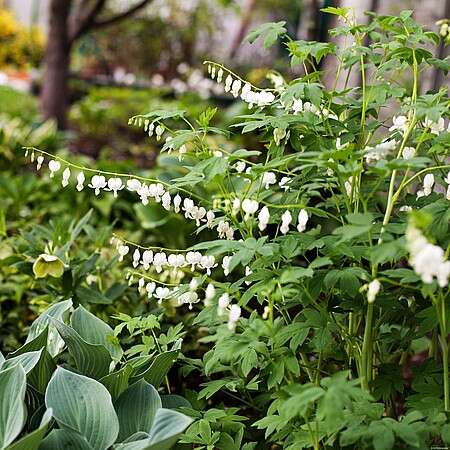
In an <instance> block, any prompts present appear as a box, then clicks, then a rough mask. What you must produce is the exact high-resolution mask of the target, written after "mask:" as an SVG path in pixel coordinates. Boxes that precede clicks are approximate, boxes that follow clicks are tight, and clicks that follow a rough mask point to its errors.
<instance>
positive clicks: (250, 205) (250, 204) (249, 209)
mask: <svg viewBox="0 0 450 450" xmlns="http://www.w3.org/2000/svg"><path fill="white" fill-rule="evenodd" d="M258 206H259V204H258V202H257V201H256V200H252V199H250V198H246V199H244V200H243V201H242V211H244V212H245V215H246V217H247V219H248V217H249V216H250V215H252V214H255V212H256V211H258Z"/></svg>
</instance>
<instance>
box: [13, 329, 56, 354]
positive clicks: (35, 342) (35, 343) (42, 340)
mask: <svg viewBox="0 0 450 450" xmlns="http://www.w3.org/2000/svg"><path fill="white" fill-rule="evenodd" d="M47 338H48V327H45V328H44V330H43V331H42V333H40V334H39V335H37V336H36V337H35V338H34V339H32V340H28V341H27V342H26V343H25V344H24V345H22V347H20V348H18V349H17V350H16V351H15V352H12V353H10V354H9V355H8V356H9V357H12V358H13V357H15V356H19V355H22V354H23V353H28V352H34V351H36V350H41V349H42V348H43V347H46V346H47Z"/></svg>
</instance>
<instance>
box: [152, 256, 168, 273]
mask: <svg viewBox="0 0 450 450" xmlns="http://www.w3.org/2000/svg"><path fill="white" fill-rule="evenodd" d="M166 264H167V255H166V254H165V253H164V252H159V253H155V256H154V257H153V265H154V266H155V270H156V272H158V273H161V272H162V268H163V266H165V265H166Z"/></svg>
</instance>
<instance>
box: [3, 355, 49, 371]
mask: <svg viewBox="0 0 450 450" xmlns="http://www.w3.org/2000/svg"><path fill="white" fill-rule="evenodd" d="M41 353H42V350H39V351H37V352H28V353H23V354H21V355H19V356H16V357H14V358H8V359H6V360H5V361H4V362H3V364H2V366H1V367H0V368H1V370H5V369H8V368H9V367H12V366H15V365H17V364H20V365H21V366H22V367H23V369H24V370H25V373H28V372H30V371H31V370H32V369H33V367H34V366H36V364H37V363H38V362H39V359H40V357H41Z"/></svg>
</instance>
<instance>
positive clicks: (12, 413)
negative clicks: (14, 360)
mask: <svg viewBox="0 0 450 450" xmlns="http://www.w3.org/2000/svg"><path fill="white" fill-rule="evenodd" d="M25 389H26V375H25V371H24V370H23V367H22V366H21V365H20V364H15V365H14V366H12V367H10V368H9V369H6V370H1V371H0V449H4V448H6V447H7V446H8V445H9V444H10V443H11V442H12V441H14V439H15V438H16V437H17V436H18V435H19V433H20V431H21V430H22V428H23V426H24V424H25V419H26V408H25V402H24V399H25Z"/></svg>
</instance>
